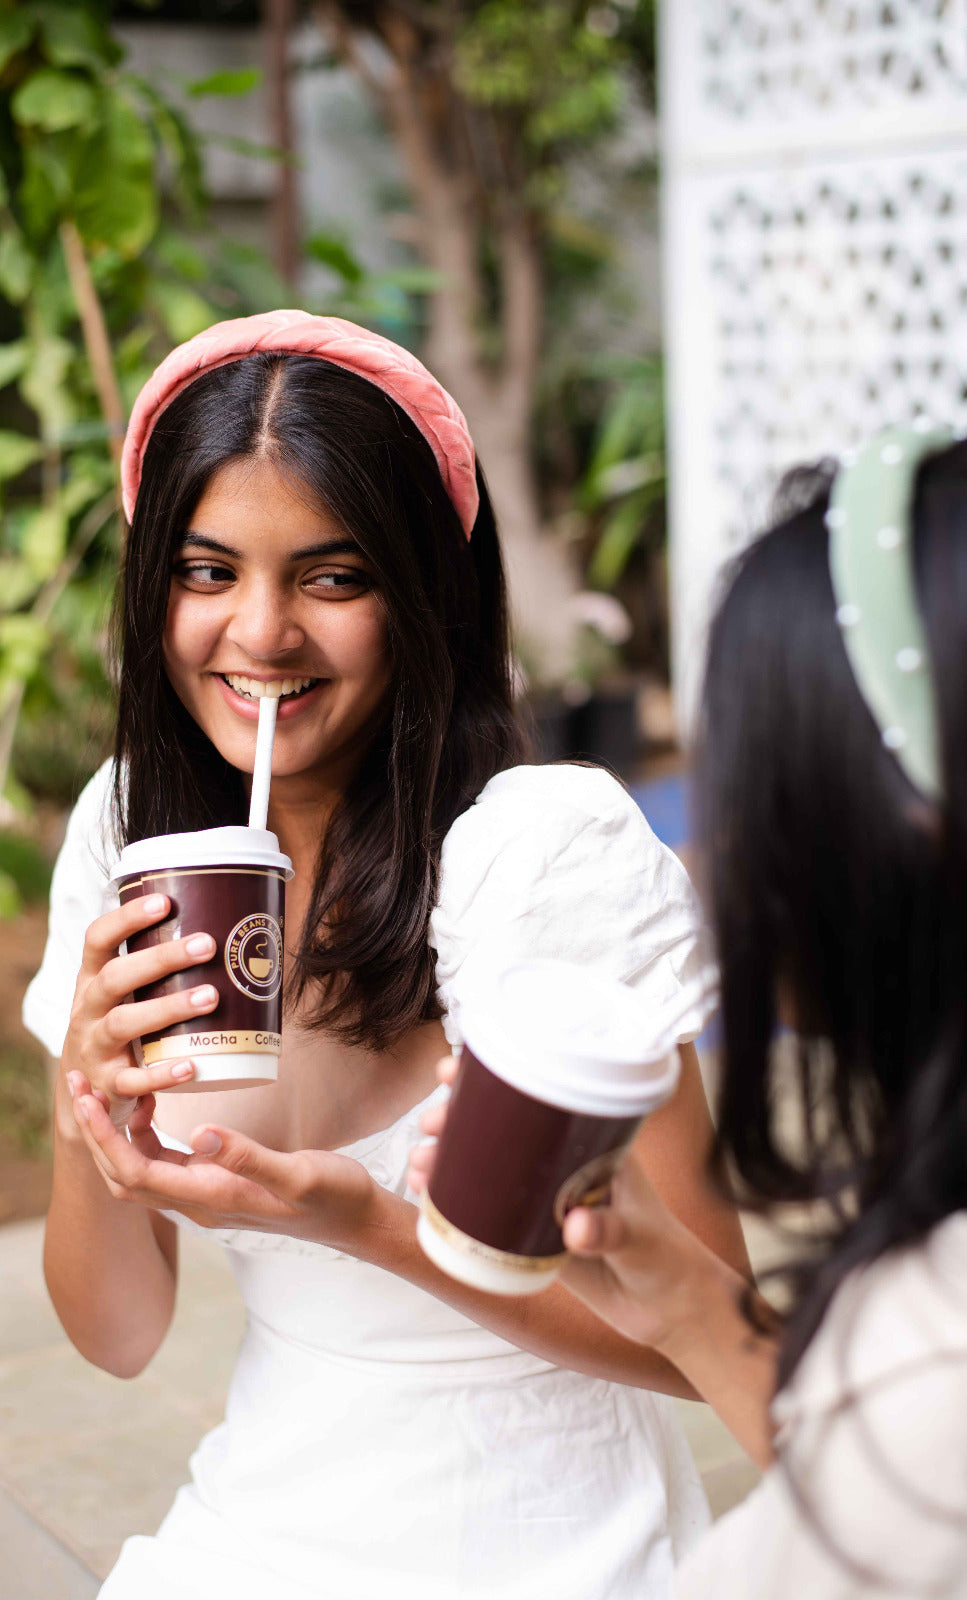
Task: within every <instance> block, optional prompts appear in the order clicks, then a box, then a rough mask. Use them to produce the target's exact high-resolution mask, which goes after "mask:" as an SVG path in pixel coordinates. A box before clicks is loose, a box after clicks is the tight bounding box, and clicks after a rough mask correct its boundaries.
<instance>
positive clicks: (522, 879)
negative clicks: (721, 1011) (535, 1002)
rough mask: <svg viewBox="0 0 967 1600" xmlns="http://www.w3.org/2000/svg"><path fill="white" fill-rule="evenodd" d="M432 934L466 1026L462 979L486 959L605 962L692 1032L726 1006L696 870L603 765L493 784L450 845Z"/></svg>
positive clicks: (442, 992)
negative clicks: (721, 1003) (719, 1002)
mask: <svg viewBox="0 0 967 1600" xmlns="http://www.w3.org/2000/svg"><path fill="white" fill-rule="evenodd" d="M429 937H430V944H431V945H432V946H433V948H434V949H435V950H436V952H437V957H438V959H437V986H438V994H439V997H440V1001H441V1004H442V1005H443V1008H444V1011H445V1012H447V1013H450V1014H451V1020H452V1021H453V1031H454V1033H456V1032H457V1031H458V1012H459V989H460V983H461V978H460V974H461V972H462V970H463V969H464V968H465V967H467V969H468V970H469V967H468V963H469V962H470V961H471V960H472V959H474V960H476V959H477V958H481V957H486V959H488V960H490V959H492V958H493V957H494V956H499V959H501V960H503V961H507V962H510V961H515V960H531V959H537V958H543V959H551V960H558V961H571V962H578V963H580V964H581V965H582V966H585V967H590V968H594V969H596V970H597V971H598V972H600V973H601V974H602V975H606V976H609V977H612V978H615V979H618V980H619V981H621V982H624V983H627V984H630V985H631V986H632V987H634V988H636V989H639V990H640V991H641V992H642V994H643V995H644V996H645V998H646V999H647V1000H648V1003H649V1004H650V1005H651V1007H652V1010H653V1013H654V1015H655V1017H656V1018H660V1019H663V1021H664V1023H665V1025H666V1026H667V1029H668V1031H671V1030H672V1029H674V1030H675V1032H676V1036H677V1037H678V1038H680V1039H682V1040H685V1039H691V1038H694V1037H695V1035H696V1034H697V1033H698V1032H699V1031H700V1029H701V1027H702V1025H703V1023H704V1021H705V1020H706V1018H707V1016H708V1014H709V1011H710V1010H711V1008H712V1004H713V1000H714V991H715V971H714V967H713V964H712V961H711V955H710V951H709V949H708V945H707V940H706V937H705V934H704V931H703V928H702V919H701V913H700V910H699V907H698V903H697V900H696V898H695V895H694V892H693V890H692V887H691V884H690V883H689V881H688V876H687V874H686V872H685V869H684V867H683V866H682V863H681V862H680V861H679V859H678V857H677V856H675V855H673V854H672V852H671V851H670V850H668V849H667V848H666V847H665V846H664V845H663V844H661V843H660V842H659V840H658V839H657V838H656V837H655V835H654V833H653V832H652V830H651V828H650V827H649V826H648V823H647V821H646V820H645V818H644V816H643V815H642V813H641V811H640V809H639V807H638V806H637V805H636V803H635V801H634V799H633V797H632V796H631V795H630V794H629V793H628V791H627V790H626V789H625V788H624V786H623V785H622V784H621V783H619V782H618V780H617V779H616V778H614V777H612V776H611V774H610V773H608V772H605V771H603V770H602V769H601V768H598V767H580V766H572V765H563V764H562V765H560V766H547V767H512V768H510V769H509V770H508V771H506V772H501V773H498V774H497V776H496V777H494V778H492V779H491V780H490V782H489V783H488V784H487V786H486V787H485V788H484V789H483V790H482V792H481V793H480V795H479V796H478V797H477V800H476V801H475V803H474V804H473V805H471V806H470V807H468V809H467V810H466V811H465V812H463V814H462V815H461V816H459V817H458V818H457V820H456V821H455V822H454V824H453V826H452V827H451V829H450V831H449V833H448V834H447V837H446V839H445V841H444V845H443V850H442V852H441V858H440V878H439V885H438V891H437V904H436V906H435V908H434V910H433V913H432V915H431V917H430V929H429Z"/></svg>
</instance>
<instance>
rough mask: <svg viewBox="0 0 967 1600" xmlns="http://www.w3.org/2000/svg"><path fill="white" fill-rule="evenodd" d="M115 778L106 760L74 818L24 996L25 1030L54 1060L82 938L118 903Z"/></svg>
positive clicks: (61, 1040)
mask: <svg viewBox="0 0 967 1600" xmlns="http://www.w3.org/2000/svg"><path fill="white" fill-rule="evenodd" d="M113 778H114V766H113V762H111V761H106V762H105V763H104V765H103V766H102V767H99V768H98V770H97V772H96V773H95V774H94V776H93V778H92V779H91V781H90V783H88V784H87V786H86V787H85V788H84V789H83V790H82V791H81V794H80V797H79V798H78V801H77V804H76V805H75V807H74V809H73V811H72V812H71V814H70V818H69V820H68V823H67V832H66V834H65V836H64V843H63V844H62V846H61V849H60V854H59V855H58V857H57V862H56V864H55V866H54V875H53V878H52V879H51V885H50V914H49V918H48V924H47V945H46V948H45V950H44V957H43V960H42V962H41V964H40V970H39V971H38V973H37V975H36V976H35V977H34V978H33V979H32V980H31V982H30V984H29V986H28V988H27V992H26V994H25V996H24V1002H23V1021H24V1027H25V1028H26V1029H27V1030H28V1032H30V1033H32V1034H33V1035H34V1036H35V1038H37V1039H39V1040H40V1042H41V1044H42V1045H43V1046H44V1049H45V1050H47V1051H48V1052H49V1053H50V1055H52V1056H59V1055H60V1053H61V1051H62V1050H63V1048H64V1039H65V1037H66V1035H67V1027H68V1024H69V1022H70V1012H71V1004H72V1002H73V999H74V988H75V985H76V983H77V974H78V972H79V971H80V965H81V956H82V954H83V950H84V936H85V934H86V933H87V930H88V928H89V927H90V925H91V923H92V922H93V921H94V919H95V918H96V917H99V916H100V915H101V913H102V912H103V911H106V910H107V909H108V907H109V906H110V905H116V904H117V896H116V894H115V893H114V891H113V890H112V889H111V886H110V884H109V882H108V873H109V870H110V867H109V863H110V862H111V861H112V860H113V858H114V855H115V853H116V852H115V851H114V850H113V849H112V846H111V840H110V805H111V786H112V783H113Z"/></svg>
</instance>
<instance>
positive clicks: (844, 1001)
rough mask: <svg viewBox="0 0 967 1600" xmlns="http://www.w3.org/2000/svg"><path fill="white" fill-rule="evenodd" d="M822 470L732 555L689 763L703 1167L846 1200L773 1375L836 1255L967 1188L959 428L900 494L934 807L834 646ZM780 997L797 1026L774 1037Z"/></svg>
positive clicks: (919, 1228) (916, 1230) (857, 1249)
mask: <svg viewBox="0 0 967 1600" xmlns="http://www.w3.org/2000/svg"><path fill="white" fill-rule="evenodd" d="M830 479H831V474H830V472H829V471H820V472H819V473H818V474H815V475H814V476H813V478H812V481H811V483H809V482H808V480H806V479H804V478H803V476H802V475H799V477H798V479H797V480H796V481H794V482H793V483H792V484H791V485H790V492H791V493H792V494H793V495H794V496H795V499H796V501H797V503H798V508H797V509H794V510H793V511H792V512H791V514H787V515H786V516H785V517H784V519H783V520H782V521H781V522H780V523H779V525H778V526H776V527H774V528H773V529H772V530H771V531H770V532H769V533H767V534H765V535H764V536H763V537H762V538H761V539H760V540H758V541H757V542H756V543H755V544H754V545H753V546H752V547H751V548H750V549H749V550H748V551H747V552H746V553H745V554H744V555H743V556H742V557H741V558H740V559H739V561H738V563H737V565H736V570H735V573H734V576H733V579H732V582H731V586H730V588H729V590H728V592H727V594H726V596H725V599H724V601H723V603H722V605H721V607H720V609H719V611H718V614H717V616H716V618H715V620H714V622H713V626H712V630H711V637H710V645H709V655H708V666H707V675H706V682H705V691H704V704H703V712H702V730H701V756H700V763H699V812H700V826H701V832H702V835H703V838H704V840H705V842H706V846H707V873H708V886H709V894H710V902H711V910H712V920H713V923H714V927H715V932H716V938H717V943H718V948H719V954H720V962H721V972H722V1017H723V1077H722V1086H721V1101H720V1111H719V1144H718V1159H719V1166H720V1171H722V1172H724V1170H725V1169H726V1168H730V1169H731V1172H732V1174H733V1176H734V1178H735V1179H737V1180H738V1186H739V1192H740V1196H741V1198H743V1199H745V1200H746V1201H747V1202H751V1203H756V1204H760V1205H771V1204H775V1203H779V1202H784V1201H801V1200H810V1199H813V1198H816V1197H819V1198H824V1199H827V1200H831V1201H832V1202H833V1203H834V1205H835V1203H836V1202H840V1203H841V1204H842V1207H843V1209H842V1212H841V1214H840V1220H839V1222H838V1224H835V1225H834V1227H833V1230H832V1235H831V1237H830V1239H829V1240H828V1241H827V1244H828V1246H829V1249H828V1253H827V1254H826V1256H825V1257H824V1259H823V1260H822V1261H821V1262H819V1261H817V1259H816V1258H814V1260H813V1262H812V1264H810V1265H807V1266H805V1267H803V1268H802V1269H801V1270H800V1272H799V1274H798V1278H797V1283H796V1289H797V1296H796V1302H795V1310H794V1312H793V1315H792V1318H791V1321H790V1324H789V1327H788V1332H787V1338H786V1340H785V1342H784V1347H783V1352H782V1359H781V1368H780V1381H781V1382H786V1381H787V1380H788V1378H789V1377H790V1375H791V1373H792V1371H793V1370H794V1368H795V1366H796V1364H797V1362H798V1360H799V1358H800V1356H801V1355H802V1353H803V1351H804V1349H805V1347H806V1345H807V1344H808V1343H809V1340H810V1339H811V1337H812V1335H813V1333H814V1332H815V1330H816V1328H817V1327H818V1325H819V1322H820V1321H821V1319H822V1317H823V1314H824V1312H825V1310H826V1307H827V1306H828V1304H829V1302H830V1300H831V1298H832V1296H833V1294H834V1293H835V1291H836V1289H837V1288H838V1286H839V1284H840V1283H841V1282H842V1280H843V1278H844V1277H845V1276H846V1274H847V1273H848V1272H849V1271H850V1270H852V1269H853V1268H854V1267H857V1266H859V1265H861V1264H863V1263H866V1262H869V1261H872V1260H874V1259H875V1258H877V1257H878V1256H880V1255H882V1254H883V1253H884V1252H885V1251H887V1250H889V1249H890V1248H892V1247H893V1246H896V1245H901V1244H904V1243H909V1242H912V1241H916V1240H920V1239H922V1238H923V1237H925V1235H926V1234H927V1233H928V1232H929V1230H930V1229H931V1228H932V1227H933V1226H934V1225H935V1224H937V1223H938V1222H940V1221H941V1220H942V1219H943V1218H944V1217H946V1216H948V1215H949V1214H950V1213H952V1212H954V1211H956V1210H958V1209H960V1208H962V1207H964V1206H967V1161H965V1159H964V1150H965V1148H967V979H965V973H967V446H965V445H963V444H958V445H956V446H955V447H954V448H952V449H950V450H947V451H945V452H944V453H943V454H941V455H938V456H936V457H934V458H933V459H931V460H930V461H928V462H926V463H925V464H924V465H923V466H922V467H921V469H920V473H919V475H918V479H917V487H916V498H915V506H914V543H915V555H916V569H917V582H918V588H919V595H920V606H921V609H922V612H923V614H924V619H925V624H926V630H927V635H928V639H929V646H930V655H931V660H932V676H933V682H934V687H935V694H936V701H937V710H938V717H939V723H940V729H941V741H942V756H943V767H944V773H945V782H946V791H947V792H946V800H945V803H944V805H943V806H942V807H941V808H940V810H939V811H935V810H934V809H933V808H932V807H931V806H930V805H929V804H928V803H927V802H926V801H925V800H924V799H923V797H922V796H920V795H919V794H918V793H917V792H916V791H915V790H914V788H913V787H912V786H911V784H910V783H909V781H908V780H907V778H906V777H905V776H904V774H903V772H902V770H901V768H900V767H899V765H898V763H897V761H896V760H895V759H894V757H893V756H891V755H890V754H889V753H888V751H887V750H886V749H884V747H883V743H882V739H881V737H880V730H879V729H878V727H877V726H876V724H875V722H874V720H873V717H872V715H871V713H870V711H869V709H868V707H867V705H866V703H865V701H864V700H863V698H862V696H861V694H860V691H859V689H858V687H857V685H856V683H855V681H854V678H853V675H852V672H851V669H850V666H849V663H848V660H847V656H846V652H845V649H844V646H843V642H842V639H841V637H840V634H839V628H838V626H837V622H836V616H835V603H834V599H833V591H832V584H831V581H830V575H829V565H828V535H827V530H826V526H825V522H824V514H825V511H826V509H827V505H828V491H829V484H830ZM804 487H805V493H804ZM810 491H811V492H810ZM804 500H805V502H806V503H805V504H804V503H803V502H804ZM780 1004H781V1006H782V1009H783V1011H784V1013H785V1019H786V1020H788V1021H790V1022H791V1023H792V1024H793V1025H794V1027H795V1029H796V1032H797V1035H798V1042H797V1045H796V1046H795V1047H794V1046H793V1045H792V1044H791V1043H790V1046H789V1048H788V1049H787V1050H780V1051H777V1050H776V1049H775V1035H776V1030H777V1025H778V1021H779V1016H778V1008H779V1007H780ZM790 1058H791V1059H790ZM784 1063H785V1065H784ZM790 1096H792V1097H793V1098H794V1099H795V1100H798V1105H799V1113H800V1114H799V1117H798V1119H796V1120H798V1124H799V1127H798V1133H797V1136H796V1138H795V1140H794V1141H793V1142H792V1143H791V1142H790V1137H789V1129H788V1126H787V1125H786V1124H787V1122H788V1114H789V1109H790V1103H791V1102H790Z"/></svg>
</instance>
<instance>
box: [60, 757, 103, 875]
mask: <svg viewBox="0 0 967 1600" xmlns="http://www.w3.org/2000/svg"><path fill="white" fill-rule="evenodd" d="M114 772H115V767H114V758H113V757H112V756H109V757H108V759H107V760H106V761H104V762H102V764H101V765H100V766H99V767H98V769H97V771H96V772H95V773H94V775H93V776H92V777H91V778H90V779H89V780H88V782H87V783H86V784H85V785H84V787H83V789H82V790H81V792H80V794H79V795H78V797H77V799H76V801H75V803H74V806H73V809H72V810H71V813H70V816H69V817H68V819H67V827H66V830H65V834H64V847H63V850H62V851H61V856H62V858H63V857H65V856H71V855H74V854H76V852H77V851H78V850H81V851H84V852H86V853H87V854H88V855H89V856H90V857H91V858H92V860H93V862H94V863H95V865H96V866H97V867H98V868H99V869H100V870H102V871H103V873H104V876H105V877H106V876H107V874H108V872H109V870H110V866H111V864H112V862H113V859H114V856H115V855H116V854H117V852H116V850H115V848H114V835H113V828H112V810H113V803H114Z"/></svg>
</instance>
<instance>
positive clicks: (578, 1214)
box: [562, 1206, 629, 1256]
mask: <svg viewBox="0 0 967 1600" xmlns="http://www.w3.org/2000/svg"><path fill="white" fill-rule="evenodd" d="M562 1231H563V1234H564V1243H565V1245H566V1246H567V1248H568V1250H570V1251H572V1252H573V1254H574V1255H584V1256H604V1255H613V1254H614V1252H615V1251H616V1250H622V1249H624V1248H625V1246H626V1245H627V1244H628V1243H629V1238H628V1228H627V1224H626V1222H625V1220H624V1218H623V1216H622V1215H621V1213H620V1212H619V1211H616V1210H615V1209H614V1208H613V1206H576V1207H575V1208H574V1210H573V1211H569V1212H568V1214H567V1216H566V1217H565V1219H564V1228H563V1230H562Z"/></svg>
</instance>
